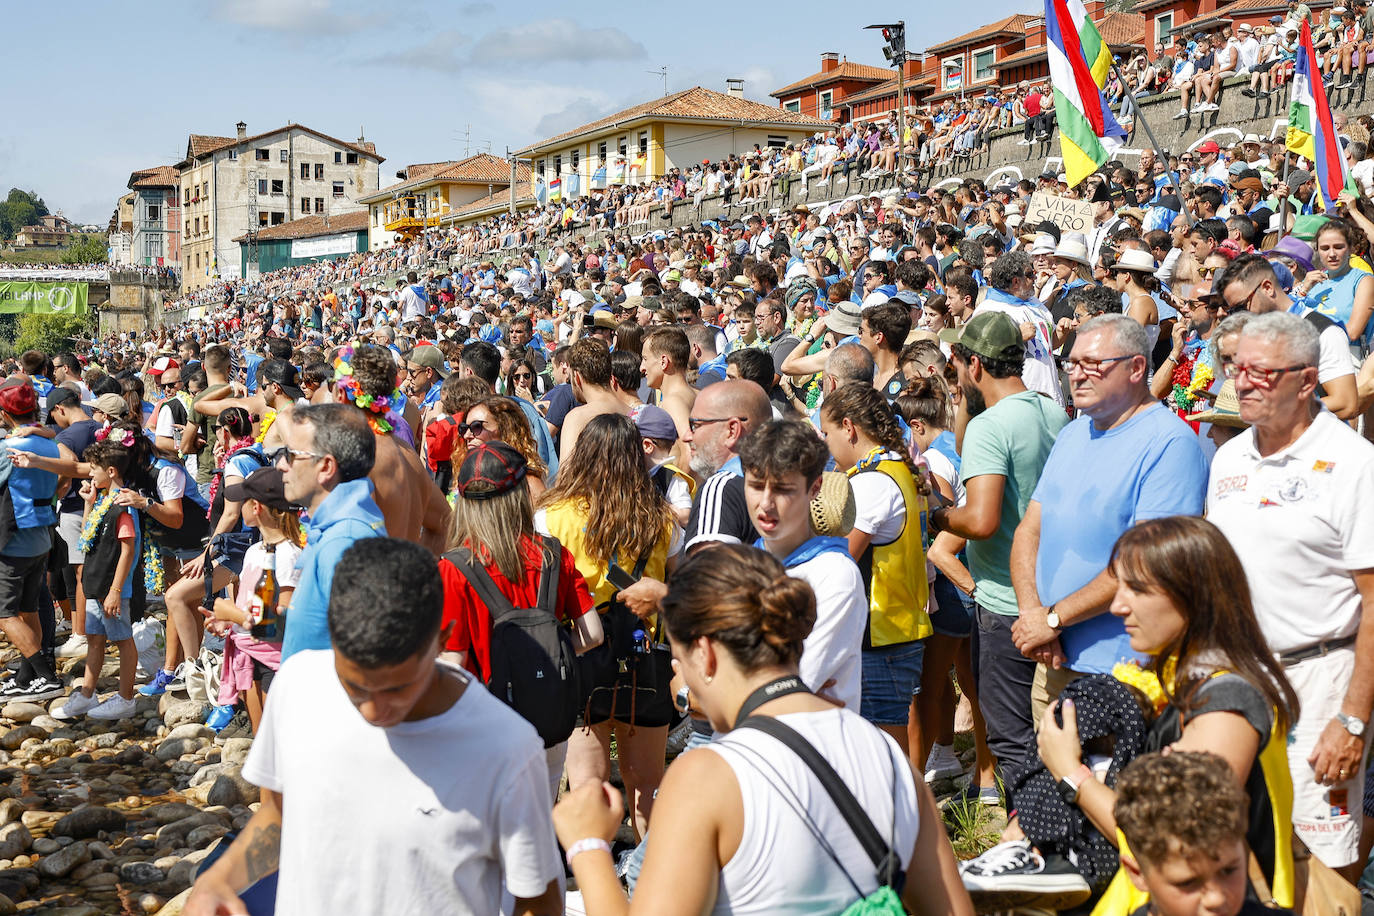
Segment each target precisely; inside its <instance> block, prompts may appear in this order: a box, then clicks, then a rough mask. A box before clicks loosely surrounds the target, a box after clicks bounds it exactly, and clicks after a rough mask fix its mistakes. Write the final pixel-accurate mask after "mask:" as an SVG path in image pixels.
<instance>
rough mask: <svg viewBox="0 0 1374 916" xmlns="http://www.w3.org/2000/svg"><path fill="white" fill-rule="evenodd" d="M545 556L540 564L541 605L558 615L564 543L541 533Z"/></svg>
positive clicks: (540, 537)
mask: <svg viewBox="0 0 1374 916" xmlns="http://www.w3.org/2000/svg"><path fill="white" fill-rule="evenodd" d="M539 544H540V546H541V547H542V548H543V552H544V556H543V559H542V560H541V562H540V565H539V599H538V600H539V607H540V608H542V609H544V610H546V611H548V612H549V613H550V614H553V615H554V617H557V616H558V576H559V570H560V568H561V567H562V565H563V564H562V562H561V560H562V554H563V545H562V544H560V543H559V541H558V538H556V537H550V536H549V535H544V534H541V535H539Z"/></svg>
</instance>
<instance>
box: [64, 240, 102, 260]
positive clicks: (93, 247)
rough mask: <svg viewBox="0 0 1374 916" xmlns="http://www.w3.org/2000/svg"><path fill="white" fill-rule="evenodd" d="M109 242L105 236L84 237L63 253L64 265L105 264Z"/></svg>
mask: <svg viewBox="0 0 1374 916" xmlns="http://www.w3.org/2000/svg"><path fill="white" fill-rule="evenodd" d="M107 254H109V242H108V241H107V240H106V238H105V236H103V235H83V236H81V237H80V238H78V239H77V240H76V241H75V242H72V243H71V244H70V245H68V246H67V247H66V249H65V250H64V251H63V252H62V263H63V264H104V263H105V256H106V255H107Z"/></svg>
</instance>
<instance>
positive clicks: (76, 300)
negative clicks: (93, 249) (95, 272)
mask: <svg viewBox="0 0 1374 916" xmlns="http://www.w3.org/2000/svg"><path fill="white" fill-rule="evenodd" d="M86 290H87V285H86V284H85V283H39V282H34V281H23V280H0V313H13V312H34V313H38V314H41V315H84V314H86Z"/></svg>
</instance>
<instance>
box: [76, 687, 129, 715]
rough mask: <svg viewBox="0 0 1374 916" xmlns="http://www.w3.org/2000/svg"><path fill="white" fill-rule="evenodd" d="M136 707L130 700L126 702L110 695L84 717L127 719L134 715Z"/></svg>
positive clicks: (115, 694)
mask: <svg viewBox="0 0 1374 916" xmlns="http://www.w3.org/2000/svg"><path fill="white" fill-rule="evenodd" d="M137 705H138V704H136V703H135V702H134V701H133V700H132V699H128V700H126V699H124V698H123V697H122V696H120V695H119V694H117V693H112V694H110V698H109V699H108V700H106V701H105V702H104V703H101V704H100V705H99V706H97V707H96V708H95V709H92V710H91V711H90V712H88V713H86V715H88V716H90V717H91V718H92V719H127V718H129V717H130V716H132V715H133V714H134V710H135V709H136V708H137Z"/></svg>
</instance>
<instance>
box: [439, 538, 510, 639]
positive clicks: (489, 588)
mask: <svg viewBox="0 0 1374 916" xmlns="http://www.w3.org/2000/svg"><path fill="white" fill-rule="evenodd" d="M444 559H445V560H448V561H449V562H450V563H452V564H453V568H454V569H456V570H458V572H460V573H461V574H462V575H463V578H465V579H467V580H468V584H469V585H471V586H472V590H473V591H475V592H476V593H477V597H479V598H481V599H482V603H483V604H485V605H486V606H487V611H488V613H490V614H491V622H492V623H493V624H495V623H496V622H497V621H498V620H499V619H500V618H501V615H503V614H506V613H509V612H510V611H513V610H514V609H515V606H514V605H513V604H511V603H510V599H509V598H507V597H506V596H505V595H503V594H501V590H500V589H499V588H497V587H496V583H495V582H493V581H492V580H491V576H489V575H487V571H486V570H485V569H483V568H482V564H481V563H478V562H475V558H474V557H473V555H472V551H470V550H468V549H467V548H466V547H459V548H458V549H457V550H450V551H449V552H448V553H446V554H444Z"/></svg>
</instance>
